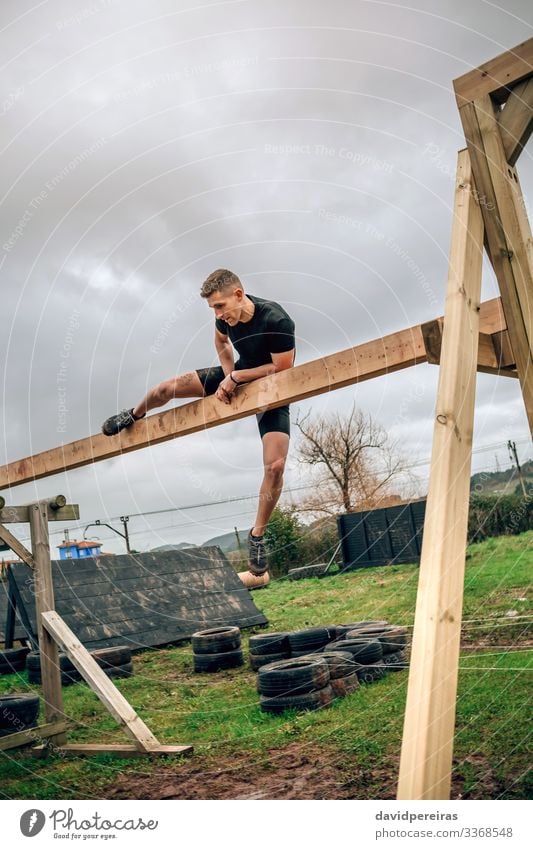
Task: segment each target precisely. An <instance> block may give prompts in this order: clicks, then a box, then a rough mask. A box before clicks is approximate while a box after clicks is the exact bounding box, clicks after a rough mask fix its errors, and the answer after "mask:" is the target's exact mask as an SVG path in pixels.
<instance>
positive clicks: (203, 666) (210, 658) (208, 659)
mask: <svg viewBox="0 0 533 849" xmlns="http://www.w3.org/2000/svg"><path fill="white" fill-rule="evenodd" d="M193 661H194V671H195V672H218V670H219V669H236V668H237V667H238V666H242V665H243V664H244V657H243V653H242V649H233V651H225V652H219V653H218V654H195V655H193Z"/></svg>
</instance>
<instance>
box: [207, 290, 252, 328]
mask: <svg viewBox="0 0 533 849" xmlns="http://www.w3.org/2000/svg"><path fill="white" fill-rule="evenodd" d="M207 303H208V304H209V306H210V307H212V308H213V310H214V311H215V318H221V319H222V320H223V321H226V322H227V323H228V324H229V325H231V326H233V325H234V324H237V323H238V322H239V320H240V317H241V312H242V308H243V306H244V292H243V290H242V289H234V290H233V291H232V290H231V289H223V290H222V291H221V292H213V294H212V295H209V297H208V298H207Z"/></svg>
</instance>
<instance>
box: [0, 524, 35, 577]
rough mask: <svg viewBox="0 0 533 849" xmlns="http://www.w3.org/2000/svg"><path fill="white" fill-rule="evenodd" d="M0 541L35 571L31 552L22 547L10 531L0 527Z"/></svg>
mask: <svg viewBox="0 0 533 849" xmlns="http://www.w3.org/2000/svg"><path fill="white" fill-rule="evenodd" d="M0 539H3V540H4V542H5V543H6V545H8V546H9V547H10V549H11V551H14V552H15V554H16V555H17V557H20V559H21V560H23V561H24V563H27V564H28V566H29V567H30V569H35V562H34V559H33V556H32V554H31V552H30V551H28V549H27V548H26V546H24V545H22V543H21V542H19V541H18V539H17V538H16V537H15V536H13V534H12V533H11V531H8V529H7V528H4V526H3V525H0Z"/></svg>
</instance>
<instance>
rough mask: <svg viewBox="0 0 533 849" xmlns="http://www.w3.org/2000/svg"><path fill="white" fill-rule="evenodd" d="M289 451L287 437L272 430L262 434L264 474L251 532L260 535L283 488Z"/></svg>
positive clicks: (263, 531) (256, 535)
mask: <svg viewBox="0 0 533 849" xmlns="http://www.w3.org/2000/svg"><path fill="white" fill-rule="evenodd" d="M288 453H289V437H288V436H287V434H286V433H281V432H278V431H274V432H271V433H265V435H264V436H263V465H264V476H263V482H262V484H261V489H260V490H259V506H258V508H257V516H256V519H255V525H254V526H253V528H252V534H253V536H255V537H261V536H263V534H264V533H265V530H266V526H267V524H268V520H269V519H270V517H271V515H272V512H273V510H274V507H275V506H276V504H277V503H278V501H279V498H280V495H281V493H282V490H283V471H284V469H285V463H286V460H287V454H288Z"/></svg>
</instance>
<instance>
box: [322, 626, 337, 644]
mask: <svg viewBox="0 0 533 849" xmlns="http://www.w3.org/2000/svg"><path fill="white" fill-rule="evenodd" d="M324 628H325V629H326V631H327V632H328V634H329V641H328V642H330V643H331V642H333V640H336V639H337V626H336V625H324Z"/></svg>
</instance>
